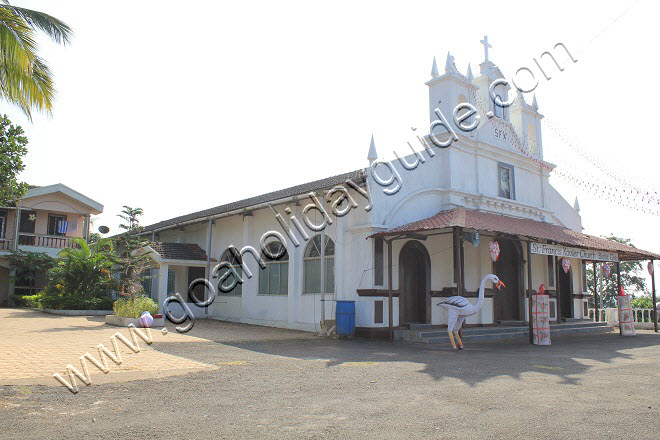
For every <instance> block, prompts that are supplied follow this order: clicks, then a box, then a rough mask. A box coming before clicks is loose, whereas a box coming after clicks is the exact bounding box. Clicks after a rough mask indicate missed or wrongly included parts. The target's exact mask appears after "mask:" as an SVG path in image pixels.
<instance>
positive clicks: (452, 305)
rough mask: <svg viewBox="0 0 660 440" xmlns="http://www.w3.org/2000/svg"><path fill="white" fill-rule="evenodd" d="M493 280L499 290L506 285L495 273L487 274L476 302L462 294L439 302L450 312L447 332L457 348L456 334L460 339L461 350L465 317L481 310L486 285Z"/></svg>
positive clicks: (482, 281)
mask: <svg viewBox="0 0 660 440" xmlns="http://www.w3.org/2000/svg"><path fill="white" fill-rule="evenodd" d="M488 280H490V281H492V282H493V284H494V285H495V287H497V290H500V289H501V288H502V287H506V286H505V285H504V283H503V282H502V281H500V279H499V278H498V277H497V275H493V274H492V273H491V274H489V275H486V276H485V277H484V279H483V280H481V286H479V300H478V301H477V303H476V304H472V303H471V302H470V301H468V300H467V299H465V298H463V297H462V296H450V297H449V298H447V299H446V300H444V301H442V302H441V303H440V304H438V305H439V306H440V307H442V308H443V309H445V310H447V311H448V312H449V319H448V321H447V333H449V340H450V341H451V346H452V347H454V349H455V348H456V342H454V336H456V339H457V340H458V348H459V350H462V349H463V341H461V337H460V336H459V335H458V331H459V330H460V329H461V326H462V325H463V322H464V321H465V318H467V317H468V316H472V315H476V314H477V313H479V310H481V307H482V306H483V305H484V288H485V287H486V281H488Z"/></svg>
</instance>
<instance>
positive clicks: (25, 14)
mask: <svg viewBox="0 0 660 440" xmlns="http://www.w3.org/2000/svg"><path fill="white" fill-rule="evenodd" d="M2 1H3V3H4V5H0V8H3V9H7V10H10V11H12V12H13V13H14V14H15V15H17V16H19V17H21V18H22V19H23V20H25V22H26V23H28V24H29V25H30V26H31V27H32V28H33V29H35V30H40V31H42V32H43V33H45V34H46V35H48V36H49V37H50V38H51V39H52V40H53V41H54V42H56V43H57V44H62V45H67V44H69V43H71V38H72V37H73V30H72V29H71V27H70V26H69V25H68V24H66V23H64V22H63V21H62V20H59V19H57V18H55V17H53V16H52V15H48V14H46V13H44V12H39V11H34V10H32V9H26V8H20V7H17V6H12V5H11V4H9V1H8V0H2Z"/></svg>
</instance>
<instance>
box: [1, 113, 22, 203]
mask: <svg viewBox="0 0 660 440" xmlns="http://www.w3.org/2000/svg"><path fill="white" fill-rule="evenodd" d="M27 144H28V139H27V137H25V136H24V132H23V129H22V128H21V127H20V126H18V125H12V123H11V121H10V120H9V119H8V118H7V115H3V116H2V118H1V119H0V206H13V205H15V204H16V201H18V200H19V199H21V198H22V197H23V196H24V195H25V193H26V192H27V190H28V185H27V183H21V182H18V179H17V177H16V176H17V175H18V173H20V172H21V171H23V170H24V169H25V164H24V163H23V157H24V156H25V155H26V154H27V151H28V150H27Z"/></svg>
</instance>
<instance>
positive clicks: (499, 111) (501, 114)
mask: <svg viewBox="0 0 660 440" xmlns="http://www.w3.org/2000/svg"><path fill="white" fill-rule="evenodd" d="M495 98H496V99H495V101H494V102H493V107H495V117H496V118H500V119H504V107H502V106H500V105H497V103H498V102H499V103H502V102H504V100H503V99H502V97H501V96H500V95H499V94H497V95H495Z"/></svg>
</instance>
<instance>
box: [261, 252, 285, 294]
mask: <svg viewBox="0 0 660 440" xmlns="http://www.w3.org/2000/svg"><path fill="white" fill-rule="evenodd" d="M265 250H266V251H267V252H262V254H261V256H262V258H263V260H264V262H265V263H266V267H265V268H264V269H261V268H259V295H287V294H288V293H289V253H288V252H287V251H286V248H285V247H284V245H283V244H282V243H281V242H279V241H273V242H270V243H268V244H267V245H266V249H265ZM268 254H270V255H275V256H278V257H279V258H276V259H272V258H270V257H269V256H268Z"/></svg>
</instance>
